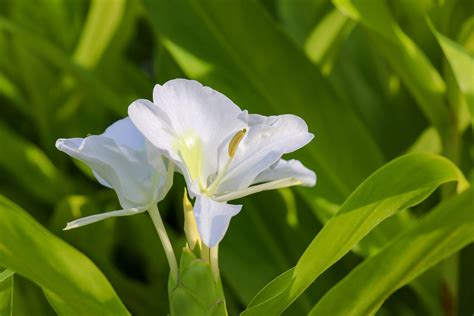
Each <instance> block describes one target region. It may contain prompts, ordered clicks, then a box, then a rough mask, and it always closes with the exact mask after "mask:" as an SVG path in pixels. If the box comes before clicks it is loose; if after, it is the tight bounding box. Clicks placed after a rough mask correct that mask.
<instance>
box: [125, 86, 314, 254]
mask: <svg viewBox="0 0 474 316" xmlns="http://www.w3.org/2000/svg"><path fill="white" fill-rule="evenodd" d="M128 113H129V117H130V119H131V120H132V122H133V123H134V124H135V126H136V127H137V128H138V130H140V132H141V133H142V134H143V135H144V136H145V138H147V139H148V140H149V141H150V142H151V143H152V144H153V145H155V146H156V147H157V148H159V149H160V150H162V151H163V153H164V155H166V156H167V157H168V158H169V159H171V160H172V161H173V162H174V163H175V164H176V165H177V166H178V168H179V169H180V171H181V172H182V173H183V174H184V177H185V179H186V183H187V186H188V190H189V193H190V195H191V197H195V198H196V201H195V205H194V213H195V217H196V222H197V226H198V230H199V233H200V235H201V239H202V241H203V242H204V244H206V245H207V246H208V247H214V246H215V245H217V244H218V243H219V242H220V241H221V240H222V238H223V237H224V234H225V232H226V231H227V228H228V226H229V222H230V219H231V218H232V217H233V216H234V215H236V214H237V213H239V211H240V210H241V208H242V205H232V204H227V202H228V201H231V200H235V199H238V198H241V197H244V196H247V195H249V194H253V193H256V192H260V191H264V190H270V189H277V188H283V187H288V186H292V185H306V186H313V185H314V184H315V183H316V175H315V173H314V172H313V171H311V170H309V169H307V168H306V167H304V166H303V165H302V164H301V163H300V162H299V161H296V160H290V161H286V160H283V159H281V157H282V155H283V154H286V153H290V152H293V151H295V150H297V149H299V148H301V147H303V146H304V145H306V144H307V143H309V142H310V141H311V139H312V138H313V135H312V134H311V133H308V127H307V125H306V123H305V122H304V120H302V119H301V118H299V117H297V116H294V115H280V116H270V117H265V116H261V115H252V114H248V113H247V112H246V111H242V110H241V109H240V108H239V107H238V106H237V105H235V104H234V103H233V102H232V101H231V100H229V99H228V98H227V97H226V96H224V95H223V94H221V93H219V92H217V91H215V90H213V89H211V88H209V87H205V86H202V85H201V84H200V83H198V82H196V81H192V80H185V79H176V80H171V81H168V82H167V83H165V84H164V85H162V86H161V85H156V86H155V88H154V91H153V103H152V102H150V101H148V100H137V101H135V102H134V103H132V104H131V105H130V107H129V110H128Z"/></svg>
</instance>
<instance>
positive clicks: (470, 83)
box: [432, 26, 474, 122]
mask: <svg viewBox="0 0 474 316" xmlns="http://www.w3.org/2000/svg"><path fill="white" fill-rule="evenodd" d="M432 31H433V34H434V35H435V36H436V39H437V40H438V43H439V45H440V46H441V48H442V49H443V53H444V55H445V56H446V59H447V60H448V63H449V66H450V67H451V69H452V70H453V73H454V76H455V78H456V81H457V83H458V85H459V89H460V90H461V92H462V94H463V95H464V97H465V100H466V103H467V105H468V106H469V111H470V112H471V122H474V57H473V56H472V55H470V54H469V53H468V52H467V51H466V49H464V47H462V46H461V45H460V44H458V43H456V42H454V41H452V40H451V39H449V38H447V37H446V36H444V35H442V34H441V33H439V32H438V31H436V29H435V28H434V26H432Z"/></svg>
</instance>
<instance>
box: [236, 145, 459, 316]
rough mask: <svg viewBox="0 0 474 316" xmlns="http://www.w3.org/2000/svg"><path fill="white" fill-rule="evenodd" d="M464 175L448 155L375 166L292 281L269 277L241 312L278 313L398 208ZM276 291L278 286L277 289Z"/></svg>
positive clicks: (310, 250)
mask: <svg viewBox="0 0 474 316" xmlns="http://www.w3.org/2000/svg"><path fill="white" fill-rule="evenodd" d="M451 181H459V182H458V183H459V184H458V185H459V186H460V187H465V186H466V185H467V184H466V182H465V181H466V180H465V179H464V177H463V175H462V174H461V173H460V171H459V170H458V169H457V167H456V166H455V165H454V164H453V163H451V162H450V161H449V160H447V159H445V158H442V157H440V156H435V155H429V154H411V155H406V156H403V157H401V158H398V159H396V160H394V161H392V162H390V163H388V164H387V165H385V166H384V167H382V168H380V169H379V170H378V171H376V172H375V173H374V174H372V175H371V176H370V177H369V178H368V179H367V180H365V181H364V182H363V183H362V184H361V185H360V186H359V187H358V188H357V189H356V190H355V191H354V192H353V193H352V194H351V196H350V197H349V198H348V199H347V200H346V201H345V202H344V204H343V205H342V206H341V208H340V209H339V211H338V212H337V213H336V215H335V216H334V217H333V218H332V219H331V220H330V221H329V222H328V223H327V224H326V225H325V226H324V227H323V229H322V230H321V231H320V232H319V233H318V235H317V236H316V238H315V239H313V241H312V242H311V244H310V245H309V247H308V248H307V249H306V251H305V252H304V253H303V255H302V256H301V258H300V260H299V261H298V263H297V265H296V267H295V269H294V272H293V276H292V278H288V277H287V276H285V279H286V280H288V279H289V280H291V281H290V282H289V283H287V284H285V285H284V286H280V287H275V286H274V285H273V284H272V283H273V282H278V283H280V284H281V283H282V281H281V278H280V279H276V280H274V281H272V282H271V283H270V284H269V285H267V287H266V288H264V289H263V290H262V291H261V292H260V293H259V294H257V296H256V297H255V298H254V299H253V301H252V302H251V304H250V305H249V307H248V309H247V310H246V311H244V313H243V315H262V314H278V313H281V312H282V311H283V310H285V309H286V308H287V307H288V306H289V305H290V304H291V303H292V302H293V301H294V300H295V299H296V298H297V297H298V296H299V295H301V293H303V291H304V290H305V289H306V288H308V286H310V285H311V283H313V282H314V280H316V278H317V277H318V276H320V275H321V274H322V273H323V272H324V271H325V270H326V269H328V268H329V267H330V266H331V265H333V264H334V263H335V262H337V261H338V260H339V259H340V258H341V257H342V256H343V255H344V254H346V253H347V252H348V251H350V250H351V249H352V248H353V247H354V246H355V245H356V244H357V243H358V242H359V241H360V240H361V239H362V238H363V237H364V236H365V235H367V234H368V233H369V232H370V231H371V230H372V229H374V228H375V227H376V226H377V225H378V224H380V223H381V222H382V221H383V220H384V219H386V218H388V217H390V216H392V215H394V214H395V213H396V212H397V211H400V210H403V209H405V208H408V207H410V206H413V205H416V204H418V203H420V202H421V201H423V200H424V199H426V198H427V197H428V196H429V195H430V194H431V192H433V191H434V190H435V189H436V188H437V187H438V186H439V185H441V184H443V183H446V182H451ZM276 290H278V291H276Z"/></svg>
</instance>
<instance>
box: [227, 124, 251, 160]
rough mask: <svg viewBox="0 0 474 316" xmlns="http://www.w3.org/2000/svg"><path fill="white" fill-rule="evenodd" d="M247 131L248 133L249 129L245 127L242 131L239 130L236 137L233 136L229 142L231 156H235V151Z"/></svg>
mask: <svg viewBox="0 0 474 316" xmlns="http://www.w3.org/2000/svg"><path fill="white" fill-rule="evenodd" d="M245 133H247V129H245V128H244V129H243V130H241V131H238V132H237V133H236V134H235V135H234V137H232V139H231V140H230V142H229V156H230V157H231V158H233V157H234V155H235V152H236V150H237V147H238V146H239V144H240V142H241V141H242V139H243V138H244V136H245Z"/></svg>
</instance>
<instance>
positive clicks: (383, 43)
mask: <svg viewBox="0 0 474 316" xmlns="http://www.w3.org/2000/svg"><path fill="white" fill-rule="evenodd" d="M333 3H334V5H335V6H336V7H337V8H338V9H339V10H341V12H343V13H344V14H346V15H348V16H349V17H350V18H352V19H354V20H355V21H358V22H360V23H362V24H363V25H364V26H366V27H367V28H368V29H369V30H370V31H371V34H373V35H374V38H373V42H374V44H375V45H376V47H377V48H378V49H379V51H380V52H381V53H382V54H383V55H384V56H385V58H386V59H387V60H388V61H389V62H390V64H391V65H392V67H393V68H394V70H395V71H396V72H397V73H398V75H399V76H400V77H401V78H402V80H403V81H404V83H405V84H406V85H407V87H408V89H409V90H410V92H411V94H412V95H413V96H414V97H415V99H416V100H417V102H418V105H419V106H420V108H421V109H422V110H423V112H424V114H425V115H426V117H427V118H428V119H429V120H430V122H431V123H432V124H433V125H435V126H436V128H437V129H438V131H439V132H440V133H441V135H443V136H446V135H447V134H449V132H450V121H449V113H448V108H447V107H446V106H445V104H444V100H443V98H444V94H445V92H446V85H445V83H444V81H443V79H442V78H441V76H440V74H439V73H438V71H437V70H436V68H434V67H433V65H431V63H430V61H429V59H428V58H427V57H426V56H425V54H424V53H423V51H422V50H421V49H420V48H419V47H418V46H417V45H416V44H415V42H414V41H413V40H412V39H411V38H410V37H408V36H407V35H406V34H405V33H404V32H403V30H402V29H401V28H400V26H399V25H398V24H397V22H396V21H395V19H394V18H393V16H392V14H391V12H390V10H389V8H388V6H387V4H386V2H385V0H380V1H372V0H333Z"/></svg>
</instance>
